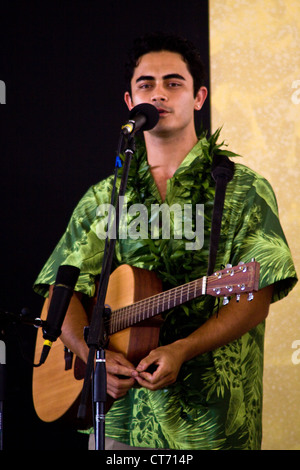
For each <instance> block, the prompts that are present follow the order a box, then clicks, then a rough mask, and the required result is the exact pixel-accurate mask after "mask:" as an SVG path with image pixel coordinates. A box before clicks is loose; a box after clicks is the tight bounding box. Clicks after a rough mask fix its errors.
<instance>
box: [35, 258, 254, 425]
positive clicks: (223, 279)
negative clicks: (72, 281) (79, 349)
mask: <svg viewBox="0 0 300 470" xmlns="http://www.w3.org/2000/svg"><path fill="white" fill-rule="evenodd" d="M258 282H259V263H257V262H256V261H251V262H250V263H247V264H244V263H241V264H239V265H238V266H235V267H226V268H225V269H223V270H220V271H217V272H215V273H214V274H213V275H211V276H208V277H203V278H201V279H197V280H195V281H191V282H188V283H187V284H184V285H182V286H179V287H175V288H172V289H170V290H167V291H164V292H162V285H161V281H160V280H159V279H158V278H157V277H156V275H155V273H154V272H151V271H146V270H144V269H140V268H135V267H132V266H129V265H126V264H125V265H121V266H120V267H118V268H117V269H116V270H115V271H114V272H113V273H112V274H111V276H110V279H109V284H108V290H107V296H106V305H108V306H109V307H110V310H111V314H110V316H109V318H108V320H107V321H106V331H107V334H108V336H109V344H108V349H110V350H113V351H118V352H122V353H123V354H124V355H125V356H126V357H127V358H128V360H129V361H131V362H132V363H133V364H138V362H139V361H140V360H141V359H142V358H143V357H145V356H146V355H147V354H148V353H149V352H150V351H151V350H152V349H154V348H155V347H157V345H158V339H159V331H160V327H161V324H162V319H161V315H160V314H161V313H162V312H164V311H166V310H169V309H171V308H173V307H175V306H178V305H181V304H183V303H185V302H187V301H189V300H192V299H195V298H197V297H199V296H202V295H211V296H214V297H224V298H225V299H226V298H227V297H229V296H232V295H236V296H237V300H238V299H239V296H240V295H241V294H242V293H246V292H247V293H249V294H248V295H250V296H252V295H253V294H252V292H254V291H257V290H258ZM251 298H252V297H250V299H251ZM250 299H249V300H250ZM47 311H48V302H47V300H46V302H45V304H44V307H43V311H42V314H41V318H42V319H46V317H47ZM43 344H44V339H43V336H42V331H41V329H39V330H38V334H37V340H36V349H35V362H38V361H39V359H40V356H41V351H42V348H43ZM64 357H65V350H64V345H63V344H62V342H61V341H60V340H59V339H58V341H56V342H54V343H53V345H52V348H51V351H50V354H49V356H48V358H47V360H46V362H45V363H44V364H43V365H42V366H41V367H38V368H34V370H33V403H34V407H35V411H36V413H37V415H38V416H39V418H40V419H41V420H42V421H45V422H52V421H56V420H58V419H59V418H61V417H63V416H66V415H67V412H68V411H69V410H70V409H71V408H72V407H73V406H74V405H76V404H77V403H79V398H80V393H81V391H82V386H83V379H84V367H82V366H84V364H83V362H82V361H81V360H80V359H79V358H78V357H75V360H73V361H72V364H71V365H70V364H69V365H68V366H66V364H67V363H66V361H65V360H64ZM77 409H78V408H77Z"/></svg>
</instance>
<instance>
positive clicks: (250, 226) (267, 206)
mask: <svg viewBox="0 0 300 470" xmlns="http://www.w3.org/2000/svg"><path fill="white" fill-rule="evenodd" d="M254 175H255V176H254ZM247 178H248V190H247V192H246V195H245V192H244V193H243V191H242V190H241V187H242V185H243V184H244V182H245V176H243V177H241V178H240V184H241V185H240V187H239V191H238V193H239V194H240V195H241V194H244V196H243V209H242V211H241V216H240V218H239V223H238V225H237V227H236V235H235V238H234V242H233V251H232V252H233V253H234V256H233V263H234V264H238V262H239V261H240V260H243V261H245V262H249V261H251V259H253V258H254V259H255V260H256V261H257V262H259V263H260V281H259V288H260V289H262V288H263V287H266V286H268V285H274V292H273V298H272V302H276V301H278V300H280V299H282V298H283V297H285V296H286V295H287V294H288V293H289V292H290V291H291V290H292V288H293V287H294V286H295V284H296V282H297V274H296V270H295V266H294V263H293V259H292V255H291V252H290V249H289V246H288V243H287V240H286V237H285V235H284V232H283V229H282V226H281V224H280V221H279V215H278V207H277V201H276V197H275V194H274V192H273V189H272V187H271V185H270V184H269V182H268V181H267V180H266V179H265V178H263V177H260V176H259V175H257V174H252V180H251V184H249V174H248V175H247Z"/></svg>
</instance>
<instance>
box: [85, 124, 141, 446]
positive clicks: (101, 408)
mask: <svg viewBox="0 0 300 470" xmlns="http://www.w3.org/2000/svg"><path fill="white" fill-rule="evenodd" d="M123 139H124V134H123V133H121V137H120V145H119V147H120V148H121V146H122V144H123ZM126 140H127V142H125V145H126V147H125V149H124V153H125V161H124V165H123V173H122V177H121V182H120V188H119V194H118V199H117V207H116V221H115V222H116V233H118V228H119V222H120V220H119V219H120V204H118V202H119V200H120V196H124V195H125V191H126V186H127V179H128V173H129V169H130V164H131V160H132V156H133V154H134V152H135V141H134V138H133V136H130V135H129V136H128V137H127V139H126ZM121 212H122V211H121ZM106 242H107V239H106ZM115 244H116V239H115V238H114V239H112V240H109V243H108V244H107V243H106V245H105V250H104V259H103V263H102V270H101V275H100V281H99V287H98V292H97V302H96V305H95V307H94V310H93V315H92V320H91V324H90V326H89V327H88V328H87V332H88V335H87V345H88V347H89V355H88V361H87V366H86V372H85V378H84V383H83V389H82V394H81V402H80V405H79V409H78V415H77V416H78V418H79V419H83V418H85V415H86V407H87V405H86V403H87V398H88V394H89V387H90V379H91V377H92V385H93V403H94V430H95V450H104V449H105V407H106V393H107V391H106V359H105V346H106V345H107V341H108V334H107V331H106V330H105V321H106V320H108V318H109V314H110V311H109V309H108V308H106V307H105V298H106V292H107V286H108V280H109V276H110V273H111V267H112V261H113V255H114V250H115ZM95 354H96V365H95V368H94V359H95Z"/></svg>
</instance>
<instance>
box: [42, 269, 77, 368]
mask: <svg viewBox="0 0 300 470" xmlns="http://www.w3.org/2000/svg"><path fill="white" fill-rule="evenodd" d="M79 273H80V269H79V268H76V267H75V266H68V265H62V266H60V267H59V268H58V271H57V275H56V280H55V284H54V288H53V293H52V298H51V301H50V305H49V309H48V315H47V320H46V322H45V323H44V324H43V328H42V330H43V338H44V339H45V342H44V346H43V350H42V353H41V358H40V362H39V364H38V366H40V365H42V364H43V363H44V362H45V360H46V359H47V356H48V354H49V351H50V349H51V346H52V343H53V342H54V341H56V340H57V338H58V337H59V336H60V335H61V327H62V324H63V321H64V318H65V316H66V313H67V310H68V307H69V303H70V300H71V297H72V295H73V291H74V287H75V284H76V282H77V279H78V276H79Z"/></svg>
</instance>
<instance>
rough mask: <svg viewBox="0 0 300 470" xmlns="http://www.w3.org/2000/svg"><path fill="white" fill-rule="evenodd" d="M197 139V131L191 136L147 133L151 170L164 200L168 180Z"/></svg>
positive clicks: (146, 141) (146, 140) (146, 139)
mask: <svg viewBox="0 0 300 470" xmlns="http://www.w3.org/2000/svg"><path fill="white" fill-rule="evenodd" d="M197 141H198V139H197V135H196V133H194V134H192V133H191V135H190V136H187V135H185V136H182V135H181V136H178V134H177V136H176V137H175V136H174V135H172V136H166V135H165V136H158V135H153V134H152V135H150V134H149V133H148V134H147V135H146V134H145V143H146V149H147V158H148V163H149V165H150V171H151V174H152V176H153V178H154V181H155V183H156V186H157V189H158V191H159V193H160V195H161V198H162V200H163V201H164V200H165V198H166V194H167V180H168V179H170V178H172V176H173V175H174V173H175V171H176V170H177V169H178V168H179V166H180V165H181V163H182V162H183V160H184V159H185V157H186V155H187V154H188V153H189V152H190V150H192V148H193V147H194V146H195V145H196V143H197Z"/></svg>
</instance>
